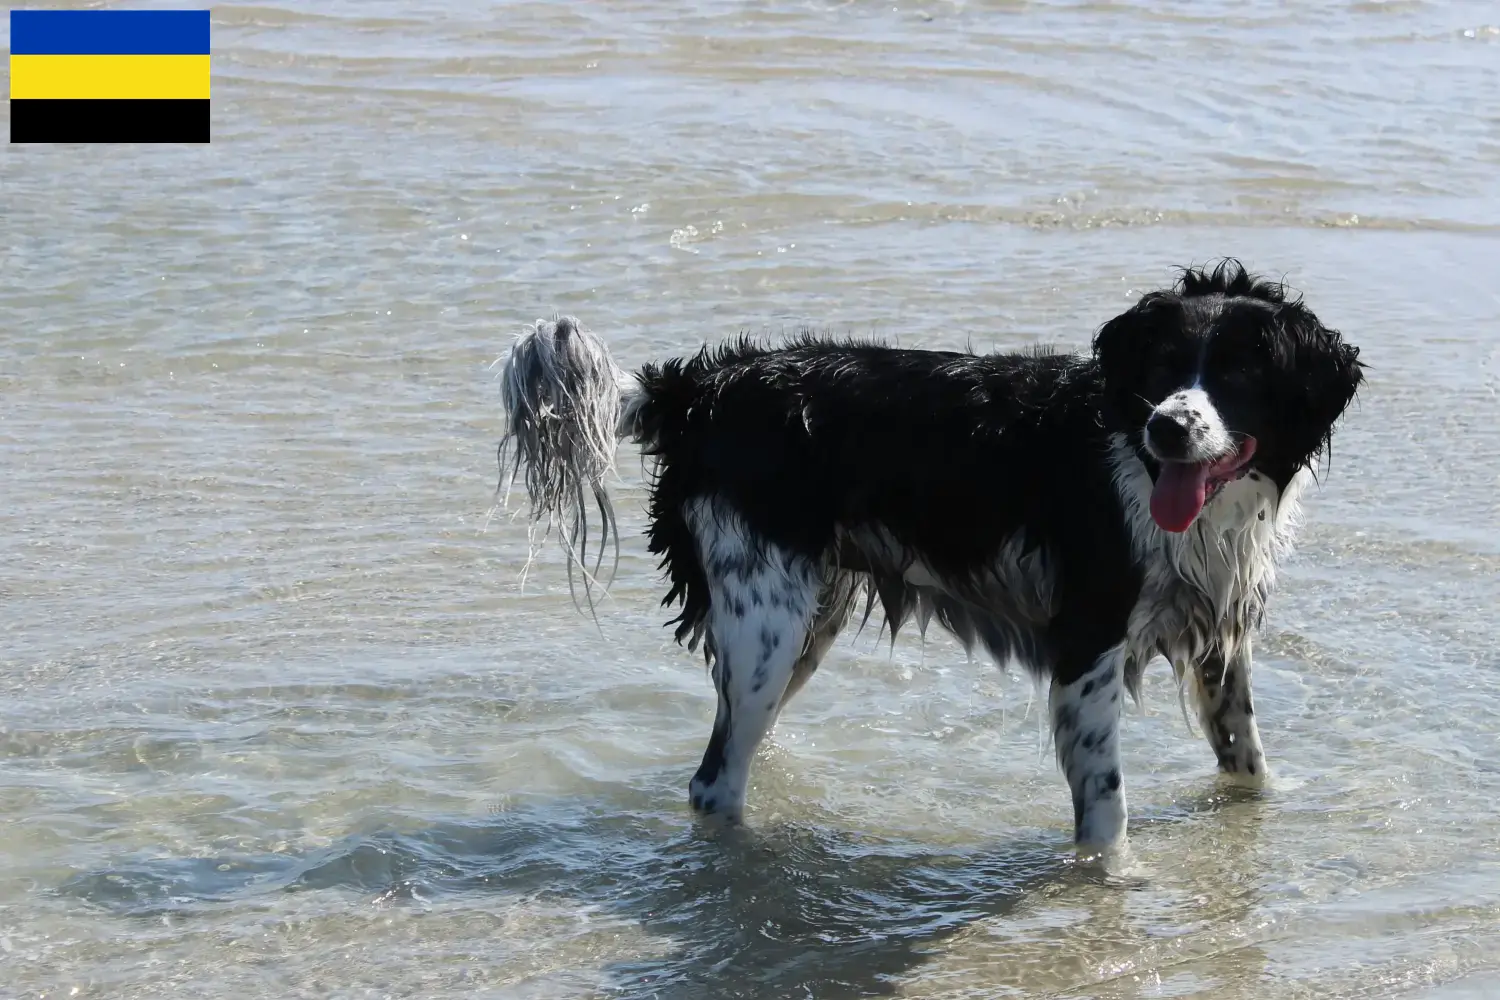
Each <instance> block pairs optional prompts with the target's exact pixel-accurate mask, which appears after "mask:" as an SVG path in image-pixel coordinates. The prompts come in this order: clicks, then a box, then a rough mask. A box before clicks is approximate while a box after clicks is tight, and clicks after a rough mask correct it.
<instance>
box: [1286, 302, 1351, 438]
mask: <svg viewBox="0 0 1500 1000" xmlns="http://www.w3.org/2000/svg"><path fill="white" fill-rule="evenodd" d="M1276 320H1277V324H1278V327H1279V329H1278V340H1279V343H1278V347H1279V350H1278V351H1277V355H1278V360H1279V361H1280V363H1281V364H1282V365H1283V366H1284V368H1285V369H1287V370H1285V371H1283V373H1282V377H1281V378H1278V379H1277V380H1276V385H1277V386H1278V387H1284V388H1282V392H1281V393H1280V395H1282V398H1280V399H1278V400H1277V401H1276V402H1277V404H1278V409H1279V410H1280V412H1281V414H1282V417H1281V419H1282V420H1284V421H1285V426H1286V428H1287V431H1288V432H1289V433H1290V434H1291V436H1292V438H1291V440H1289V441H1288V442H1287V445H1288V446H1289V449H1290V450H1291V451H1292V452H1293V453H1294V454H1296V455H1298V456H1305V461H1307V462H1311V461H1313V460H1314V459H1316V458H1317V457H1318V455H1320V454H1321V453H1322V452H1323V449H1324V448H1325V447H1327V445H1328V441H1329V438H1330V437H1331V436H1332V434H1333V425H1334V424H1335V423H1337V422H1338V419H1339V417H1340V416H1342V415H1343V412H1344V410H1346V409H1347V408H1348V406H1349V404H1350V403H1351V402H1353V401H1354V394H1355V393H1356V392H1358V391H1359V386H1360V383H1361V382H1363V381H1364V364H1363V363H1362V362H1361V361H1360V360H1359V348H1357V347H1355V346H1354V345H1353V344H1347V343H1345V342H1344V338H1343V336H1342V335H1341V334H1340V333H1339V332H1338V331H1337V330H1332V329H1329V328H1328V327H1326V326H1324V325H1323V324H1322V323H1321V322H1319V320H1318V317H1316V316H1314V315H1313V314H1312V312H1311V311H1310V310H1309V309H1307V308H1306V307H1304V306H1303V305H1302V304H1301V303H1288V304H1287V305H1284V306H1282V307H1281V308H1280V309H1278V310H1277V312H1276Z"/></svg>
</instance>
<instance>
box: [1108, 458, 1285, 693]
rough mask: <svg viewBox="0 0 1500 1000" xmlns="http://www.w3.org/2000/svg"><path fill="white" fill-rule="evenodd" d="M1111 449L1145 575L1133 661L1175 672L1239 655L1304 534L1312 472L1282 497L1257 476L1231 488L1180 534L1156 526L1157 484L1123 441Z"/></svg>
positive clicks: (1134, 619)
mask: <svg viewBox="0 0 1500 1000" xmlns="http://www.w3.org/2000/svg"><path fill="white" fill-rule="evenodd" d="M1112 444H1113V454H1112V456H1111V461H1112V463H1113V465H1114V468H1115V489H1116V491H1117V492H1118V493H1119V496H1120V500H1121V503H1122V504H1123V506H1124V511H1125V520H1126V524H1127V526H1128V529H1129V531H1130V534H1131V539H1132V544H1133V547H1134V550H1135V557H1136V560H1137V564H1138V565H1139V566H1140V567H1141V569H1142V571H1143V573H1144V580H1143V585H1142V589H1141V596H1140V599H1139V600H1138V601H1137V602H1136V606H1135V609H1134V611H1133V612H1132V613H1131V619H1130V626H1129V633H1128V635H1129V638H1128V646H1129V648H1130V651H1131V653H1132V654H1133V655H1135V656H1136V657H1137V658H1138V660H1139V662H1140V663H1142V664H1144V663H1145V661H1147V660H1149V659H1150V658H1151V657H1152V656H1153V655H1155V654H1156V653H1157V652H1161V653H1164V654H1165V655H1166V656H1167V658H1168V659H1169V660H1172V661H1173V662H1174V663H1182V662H1187V661H1191V660H1196V659H1198V658H1199V657H1201V656H1202V655H1203V653H1204V652H1205V651H1206V650H1207V649H1208V648H1209V647H1210V646H1213V645H1217V646H1219V647H1220V648H1221V649H1222V651H1223V652H1224V653H1225V654H1232V653H1233V651H1234V648H1235V647H1237V646H1238V645H1239V643H1240V641H1241V640H1242V638H1243V637H1244V636H1245V634H1246V633H1247V632H1249V630H1250V629H1252V628H1254V627H1255V626H1256V625H1257V624H1259V622H1260V618H1261V614H1262V612H1263V610H1264V608H1265V603H1266V600H1267V598H1268V597H1269V596H1270V593H1271V589H1272V587H1273V586H1274V585H1275V580H1276V563H1277V561H1278V560H1279V558H1280V557H1281V556H1282V555H1283V554H1284V553H1285V552H1286V550H1287V548H1288V547H1289V546H1290V544H1291V541H1292V537H1293V535H1294V533H1295V531H1296V528H1297V523H1298V515H1299V508H1300V504H1299V497H1300V495H1301V493H1302V490H1303V489H1304V488H1305V486H1306V482H1307V479H1308V478H1309V475H1308V473H1307V472H1306V470H1303V471H1302V472H1301V473H1299V474H1298V475H1297V476H1296V478H1294V479H1293V480H1292V482H1291V483H1290V484H1289V485H1288V487H1287V489H1286V490H1285V491H1284V492H1283V493H1282V494H1281V495H1280V496H1279V497H1278V496H1277V492H1276V484H1275V483H1273V482H1272V481H1271V480H1270V479H1268V478H1266V477H1265V476H1263V475H1260V474H1259V473H1251V474H1250V475H1248V476H1245V477H1244V478H1242V479H1238V480H1235V481H1234V482H1231V483H1228V484H1226V485H1225V486H1224V487H1223V488H1222V489H1221V490H1220V491H1219V493H1218V495H1217V496H1215V497H1214V498H1213V499H1211V500H1210V501H1209V502H1208V504H1207V506H1205V507H1204V508H1203V511H1202V513H1200V514H1199V515H1198V519H1197V520H1196V521H1194V522H1193V524H1192V526H1191V527H1190V528H1188V530H1187V531H1184V532H1181V533H1174V532H1168V531H1163V530H1162V529H1161V528H1159V527H1157V525H1156V522H1155V521H1153V520H1152V519H1151V511H1150V504H1151V489H1152V481H1151V476H1150V474H1149V473H1148V472H1147V471H1146V467H1145V465H1144V464H1142V462H1141V460H1140V459H1139V458H1138V457H1137V456H1136V454H1135V452H1134V450H1133V449H1132V448H1131V447H1130V445H1129V444H1128V442H1127V441H1126V439H1125V436H1124V435H1116V436H1115V439H1114V441H1113V443H1112Z"/></svg>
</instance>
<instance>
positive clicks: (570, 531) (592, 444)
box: [498, 316, 628, 613]
mask: <svg viewBox="0 0 1500 1000" xmlns="http://www.w3.org/2000/svg"><path fill="white" fill-rule="evenodd" d="M624 380H625V375H624V372H622V371H621V370H620V369H619V367H618V366H616V364H615V362H614V359H613V358H611V357H610V354H609V350H608V348H606V347H605V346H604V341H603V340H602V339H600V338H599V337H598V336H597V335H595V334H593V333H590V332H588V331H586V330H584V329H583V328H582V327H580V326H579V325H578V321H577V320H576V319H574V318H573V317H572V316H563V317H560V318H558V319H557V320H554V321H550V322H549V321H547V320H537V322H536V325H535V327H533V328H532V329H530V330H527V331H526V332H524V333H522V334H521V335H520V336H519V337H517V338H516V342H515V344H514V345H513V346H512V347H511V351H510V356H509V357H508V358H506V361H505V369H504V371H503V373H502V374H501V382H500V402H501V405H502V406H503V407H504V408H505V415H506V429H505V436H504V437H502V438H501V439H500V448H499V453H498V459H499V463H500V480H501V485H502V486H503V487H504V490H505V495H506V497H507V499H508V498H509V495H510V490H511V487H512V486H514V485H515V481H516V479H517V478H521V479H523V481H524V482H525V484H526V493H527V496H528V499H529V500H530V520H531V525H532V529H533V542H535V541H536V538H535V533H534V532H535V529H536V527H537V526H538V525H543V531H542V540H545V539H546V537H547V535H549V534H551V532H552V529H553V528H554V526H555V527H556V528H557V530H558V536H559V539H560V540H561V542H562V545H563V548H564V549H565V550H566V552H567V556H568V560H567V565H568V589H569V591H570V592H571V593H572V594H573V601H574V604H575V605H576V604H577V603H578V592H577V590H576V588H575V584H574V579H573V568H574V566H575V565H576V566H577V567H578V570H579V572H580V573H581V574H582V576H583V584H584V595H585V597H586V599H587V600H588V606H589V611H590V613H592V612H593V611H594V600H593V588H594V585H595V584H596V583H599V570H600V568H601V567H602V566H603V564H604V556H605V553H606V551H607V550H608V549H609V547H610V545H611V543H613V545H614V560H615V561H614V568H612V569H611V570H610V578H611V579H613V576H614V571H615V569H618V568H619V564H620V536H619V528H618V525H617V523H616V520H615V513H614V505H613V504H612V503H611V501H610V497H609V491H608V490H607V489H605V486H604V478H605V476H606V475H607V474H608V473H609V472H610V471H611V470H612V469H613V468H614V462H615V445H616V440H617V436H618V427H619V423H620V417H621V413H622V406H623V405H625V404H626V403H627V402H628V400H627V398H626V393H625V392H624V391H622V388H621V385H622V383H623V382H624ZM590 497H592V504H593V506H594V507H596V508H597V509H598V512H599V517H600V522H601V524H600V531H599V537H598V540H597V550H598V551H597V554H596V556H595V558H594V565H593V569H592V570H590V569H589V566H588V555H589V549H590V542H589V520H590V509H589V508H590ZM527 564H528V565H529V564H530V559H529V558H528V559H527ZM607 586H608V582H607V581H606V582H605V583H603V584H601V589H602V588H603V587H607Z"/></svg>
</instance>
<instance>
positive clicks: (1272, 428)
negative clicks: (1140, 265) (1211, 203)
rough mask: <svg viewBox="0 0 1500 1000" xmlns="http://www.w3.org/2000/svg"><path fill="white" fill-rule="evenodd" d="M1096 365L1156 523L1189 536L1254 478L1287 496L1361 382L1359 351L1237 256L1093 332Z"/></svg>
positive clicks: (1192, 274) (1195, 272) (1191, 274)
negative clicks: (1145, 478) (1146, 478)
mask: <svg viewBox="0 0 1500 1000" xmlns="http://www.w3.org/2000/svg"><path fill="white" fill-rule="evenodd" d="M1094 358H1095V360H1096V361H1097V363H1098V365H1099V367H1100V370H1101V371H1102V373H1103V376H1104V392H1105V397H1106V401H1105V402H1106V410H1107V414H1108V420H1109V422H1110V424H1111V425H1112V426H1113V427H1114V428H1116V429H1118V430H1121V431H1123V432H1125V433H1126V434H1127V435H1129V438H1130V441H1131V444H1132V445H1133V446H1134V447H1135V449H1136V452H1137V453H1138V454H1139V455H1140V457H1141V460H1142V461H1143V462H1144V463H1145V464H1146V467H1147V469H1148V470H1149V471H1150V473H1151V476H1152V479H1153V481H1154V483H1155V486H1154V488H1153V490H1152V494H1151V516H1152V518H1153V519H1155V521H1156V523H1157V524H1158V525H1159V526H1160V527H1161V528H1163V529H1164V530H1166V531H1186V530H1187V529H1188V527H1189V526H1191V525H1192V523H1193V521H1194V519H1195V518H1196V517H1197V516H1198V514H1199V512H1200V511H1201V510H1202V509H1203V506H1204V504H1205V503H1207V502H1209V501H1211V500H1212V499H1213V497H1214V495H1215V494H1216V493H1217V492H1218V490H1219V489H1220V488H1221V487H1222V486H1223V485H1224V484H1225V483H1227V482H1230V481H1231V480H1234V479H1237V478H1239V477H1241V476H1244V475H1246V474H1248V473H1250V472H1251V471H1256V472H1259V473H1261V474H1263V475H1265V476H1268V477H1270V478H1271V479H1272V480H1273V481H1274V482H1275V483H1276V485H1277V488H1278V491H1279V490H1283V489H1285V488H1286V486H1287V484H1288V483H1289V482H1290V481H1291V480H1292V477H1293V476H1294V475H1295V474H1296V473H1297V472H1298V470H1300V469H1302V468H1303V467H1305V466H1309V465H1311V464H1312V463H1313V462H1314V461H1316V460H1317V458H1318V456H1319V455H1320V454H1321V453H1322V452H1323V450H1324V449H1325V448H1326V447H1327V445H1328V443H1329V439H1330V437H1331V435H1332V433H1333V425H1334V423H1335V422H1336V421H1337V420H1338V418H1339V416H1340V414H1342V413H1343V412H1344V409H1345V408H1346V407H1347V406H1348V405H1349V403H1350V401H1351V400H1353V398H1354V393H1355V391H1356V390H1357V389H1358V388H1359V384H1360V381H1361V379H1362V378H1363V372H1362V370H1361V369H1362V365H1361V364H1360V362H1359V349H1358V348H1356V347H1354V346H1353V345H1351V344H1346V343H1344V340H1343V338H1342V337H1341V336H1340V335H1339V333H1338V331H1336V330H1330V329H1328V328H1327V327H1325V326H1324V325H1323V324H1322V323H1320V322H1319V321H1318V318H1317V317H1316V316H1314V315H1313V313H1312V311H1311V310H1309V309H1308V308H1307V307H1306V306H1304V305H1303V304H1302V301H1301V300H1300V299H1291V298H1288V296H1287V293H1286V290H1285V289H1284V288H1283V286H1282V285H1280V284H1278V283H1275V282H1271V281H1266V280H1263V279H1260V278H1257V277H1255V276H1253V275H1250V274H1247V273H1246V272H1245V269H1244V268H1243V267H1241V266H1240V264H1239V263H1238V262H1237V261H1232V260H1226V261H1224V262H1222V263H1221V264H1219V265H1218V266H1217V267H1215V268H1214V269H1213V270H1212V271H1209V270H1206V269H1189V270H1188V271H1186V272H1185V273H1184V274H1183V276H1182V279H1181V280H1180V281H1179V282H1178V283H1177V285H1176V287H1174V288H1172V289H1171V290H1169V291H1159V292H1151V293H1150V294H1148V295H1145V296H1144V297H1142V298H1141V300H1140V302H1138V303H1136V305H1135V306H1134V307H1133V308H1131V309H1129V310H1128V311H1126V312H1124V313H1122V314H1121V315H1119V316H1117V317H1115V318H1114V319H1112V320H1110V321H1109V322H1108V323H1106V324H1105V325H1104V327H1103V328H1102V329H1101V330H1100V331H1099V334H1098V336H1097V337H1095V338H1094Z"/></svg>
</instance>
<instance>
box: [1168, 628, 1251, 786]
mask: <svg viewBox="0 0 1500 1000" xmlns="http://www.w3.org/2000/svg"><path fill="white" fill-rule="evenodd" d="M1187 680H1188V683H1189V684H1190V685H1191V691H1192V695H1193V702H1194V704H1195V705H1196V706H1197V709H1198V722H1199V724H1200V725H1201V726H1202V727H1203V734H1204V736H1206V737H1208V744H1209V746H1211V747H1213V751H1214V756H1216V757H1217V758H1218V760H1219V770H1220V771H1222V772H1223V773H1225V774H1228V775H1233V776H1234V777H1236V778H1237V779H1239V780H1242V781H1247V782H1250V783H1252V784H1254V783H1260V782H1263V781H1264V780H1265V778H1266V755H1265V751H1264V750H1263V749H1262V748H1261V743H1260V729H1259V728H1258V727H1257V726H1256V724H1255V704H1254V699H1253V698H1252V697H1251V694H1250V639H1249V637H1248V636H1247V637H1245V639H1244V640H1243V641H1242V642H1241V643H1240V644H1239V647H1238V649H1236V651H1235V652H1234V654H1233V655H1231V656H1228V657H1226V656H1224V654H1223V653H1222V652H1221V651H1220V650H1218V649H1217V648H1215V649H1213V650H1211V651H1210V652H1209V653H1208V654H1207V655H1205V656H1204V657H1203V658H1202V659H1200V660H1199V661H1198V662H1197V663H1195V664H1194V665H1193V669H1192V670H1191V671H1188V674H1187Z"/></svg>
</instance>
